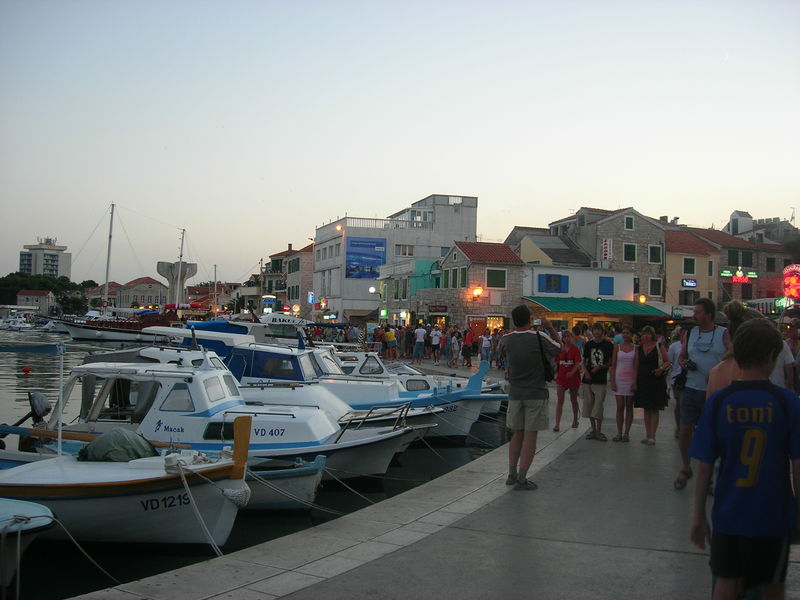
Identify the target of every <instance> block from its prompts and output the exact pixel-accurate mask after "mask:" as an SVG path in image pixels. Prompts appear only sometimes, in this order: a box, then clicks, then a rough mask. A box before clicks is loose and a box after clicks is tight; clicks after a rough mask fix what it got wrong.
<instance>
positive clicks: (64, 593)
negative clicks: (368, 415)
mask: <svg viewBox="0 0 800 600" xmlns="http://www.w3.org/2000/svg"><path fill="white" fill-rule="evenodd" d="M9 342H26V343H66V345H67V352H66V354H65V355H64V366H65V376H66V374H67V373H69V369H70V368H71V367H72V366H74V365H76V364H80V363H81V361H82V360H83V358H84V356H85V355H86V354H87V352H89V351H90V350H99V349H102V347H100V346H96V345H95V346H85V345H78V344H73V343H71V342H70V340H69V337H68V336H62V335H59V334H48V333H31V332H25V333H18V332H7V331H0V345H3V344H7V343H9ZM107 347H108V348H109V349H110V348H112V347H119V345H116V346H107ZM59 362H60V357H59V356H54V355H43V354H29V353H0V423H12V422H15V421H17V420H18V419H20V418H22V417H23V416H24V415H25V414H27V412H28V410H29V408H28V392H33V391H39V392H42V393H43V394H45V396H46V397H47V398H48V400H50V401H51V403H53V404H55V401H56V400H57V399H58V390H59V376H58V373H59ZM23 367H29V368H30V370H29V375H27V376H23ZM72 400H73V402H72V406H71V407H70V406H69V405H68V408H67V411H66V412H65V415H64V420H65V421H69V420H71V419H72V418H74V416H75V415H74V411H75V410H77V405H78V402H77V401H75V399H72ZM471 433H472V435H473V437H471V438H470V439H469V440H468V442H467V444H466V445H464V446H448V445H443V444H436V445H434V447H433V448H429V447H427V446H424V445H423V446H421V447H418V448H410V449H409V450H407V451H406V452H404V453H403V454H402V455H401V456H400V457H399V460H398V461H397V464H395V465H393V466H392V467H391V468H390V470H389V472H388V473H387V474H386V477H385V478H383V479H361V480H358V481H356V482H355V483H350V485H351V486H352V487H355V488H356V489H357V491H358V492H359V493H360V494H362V495H363V496H366V497H367V498H368V499H369V501H371V502H379V501H381V500H383V499H385V498H388V497H391V496H394V495H396V494H399V493H402V492H404V491H406V490H408V489H411V488H413V487H415V486H417V485H419V484H421V483H424V482H426V481H430V480H431V479H434V478H436V477H438V476H439V475H442V474H444V473H446V472H448V471H450V470H452V469H453V468H456V467H458V466H461V465H463V464H466V463H468V462H469V461H471V460H473V459H474V458H476V457H477V456H480V455H481V454H483V453H484V452H486V451H488V450H490V449H492V448H495V447H497V446H499V445H501V444H502V443H504V441H505V431H504V428H503V427H502V426H501V425H500V424H498V423H497V421H496V420H491V419H488V420H485V421H480V422H478V423H476V424H475V425H474V426H473V428H472V432H471ZM6 442H7V444H8V447H9V448H16V444H17V440H16V438H15V437H13V436H9V437H8V438H6ZM316 502H317V504H318V505H320V506H323V507H325V508H328V509H331V510H335V511H338V512H342V513H348V512H352V511H354V510H358V509H359V508H363V507H365V506H367V505H368V504H369V502H368V501H366V500H364V499H362V498H359V497H358V496H356V495H355V494H354V493H353V492H351V491H349V490H347V489H345V488H343V487H342V486H340V485H338V484H332V483H327V482H326V483H325V484H324V486H323V487H322V488H321V489H320V491H319V494H318V495H317V501H316ZM333 518H336V516H335V515H332V514H330V513H327V512H324V511H322V510H316V509H313V510H309V511H280V512H278V511H243V512H240V513H239V515H238V517H237V519H236V525H235V526H234V529H233V532H232V534H231V537H230V539H229V540H228V543H227V544H226V545H225V546H223V547H222V550H223V552H226V553H227V552H233V551H235V550H240V549H242V548H247V547H249V546H252V545H254V544H258V543H260V542H264V541H267V540H271V539H274V538H277V537H281V536H283V535H287V534H289V533H293V532H295V531H299V530H301V529H306V528H308V527H313V526H314V525H317V524H319V523H323V522H325V521H329V520H331V519H333ZM84 548H85V549H86V550H87V551H88V552H89V554H90V555H91V556H92V557H93V558H94V559H95V560H96V561H97V562H98V563H100V564H101V565H102V566H103V568H104V569H106V570H107V571H108V572H109V573H111V574H112V575H113V576H114V577H116V578H117V579H118V580H120V581H131V580H134V579H141V578H142V577H148V576H150V575H154V574H156V573H160V572H163V571H168V570H171V569H176V568H178V567H182V566H185V565H188V564H191V563H194V562H198V561H202V560H206V559H207V558H210V557H211V556H213V554H212V553H211V551H210V549H208V548H206V547H203V546H191V547H190V546H168V545H155V544H153V545H123V544H103V545H99V544H85V545H84ZM44 573H47V576H46V577H43V576H42V575H43V574H44ZM21 577H22V580H21V581H22V598H23V599H30V600H34V599H35V600H56V599H61V598H69V597H71V596H76V595H79V594H85V593H88V592H90V591H93V590H97V589H101V588H104V587H108V586H110V585H113V582H111V581H110V580H108V578H106V577H105V576H104V575H103V574H102V573H100V572H99V571H98V570H97V569H96V568H95V567H94V566H93V565H92V564H91V563H90V562H89V561H87V560H86V559H85V558H84V557H83V556H81V554H80V552H79V551H78V550H77V549H76V548H75V547H74V546H73V545H72V544H71V543H66V542H64V543H61V542H45V541H41V540H37V541H36V543H34V544H33V546H32V547H31V548H30V549H29V550H28V552H27V553H26V554H25V559H24V561H23V564H22V569H21Z"/></svg>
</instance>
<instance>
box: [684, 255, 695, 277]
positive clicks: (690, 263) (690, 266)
mask: <svg viewBox="0 0 800 600" xmlns="http://www.w3.org/2000/svg"><path fill="white" fill-rule="evenodd" d="M683 274H684V275H694V259H693V258H689V257H684V258H683Z"/></svg>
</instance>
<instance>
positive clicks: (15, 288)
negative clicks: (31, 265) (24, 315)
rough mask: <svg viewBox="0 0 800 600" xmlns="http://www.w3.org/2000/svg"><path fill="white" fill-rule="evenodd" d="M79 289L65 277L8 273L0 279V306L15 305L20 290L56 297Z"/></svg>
mask: <svg viewBox="0 0 800 600" xmlns="http://www.w3.org/2000/svg"><path fill="white" fill-rule="evenodd" d="M80 289H81V287H80V286H79V285H78V284H77V283H73V282H71V281H70V280H69V279H68V278H67V277H63V276H62V277H58V278H55V277H48V276H47V275H26V274H25V273H19V272H17V273H9V274H8V275H6V276H5V277H0V304H16V303H17V293H18V292H19V291H21V290H43V291H44V290H49V291H51V292H53V294H54V295H55V296H56V297H59V296H63V295H64V294H65V293H66V292H72V291H79V290H80Z"/></svg>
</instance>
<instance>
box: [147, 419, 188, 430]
mask: <svg viewBox="0 0 800 600" xmlns="http://www.w3.org/2000/svg"><path fill="white" fill-rule="evenodd" d="M162 427H163V428H164V431H168V432H170V433H183V427H177V426H176V425H169V424H167V423H164V422H163V421H162V420H161V419H159V420H158V421H156V427H155V429H154V430H153V431H154V432H155V431H161V428H162Z"/></svg>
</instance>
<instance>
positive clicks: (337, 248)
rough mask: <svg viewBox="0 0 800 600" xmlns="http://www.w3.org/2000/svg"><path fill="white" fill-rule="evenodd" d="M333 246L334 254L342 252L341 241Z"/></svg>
mask: <svg viewBox="0 0 800 600" xmlns="http://www.w3.org/2000/svg"><path fill="white" fill-rule="evenodd" d="M334 248H336V256H339V254H340V253H341V252H342V244H341V243H338V244H336V245H335V246H334ZM298 260H299V259H298Z"/></svg>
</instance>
